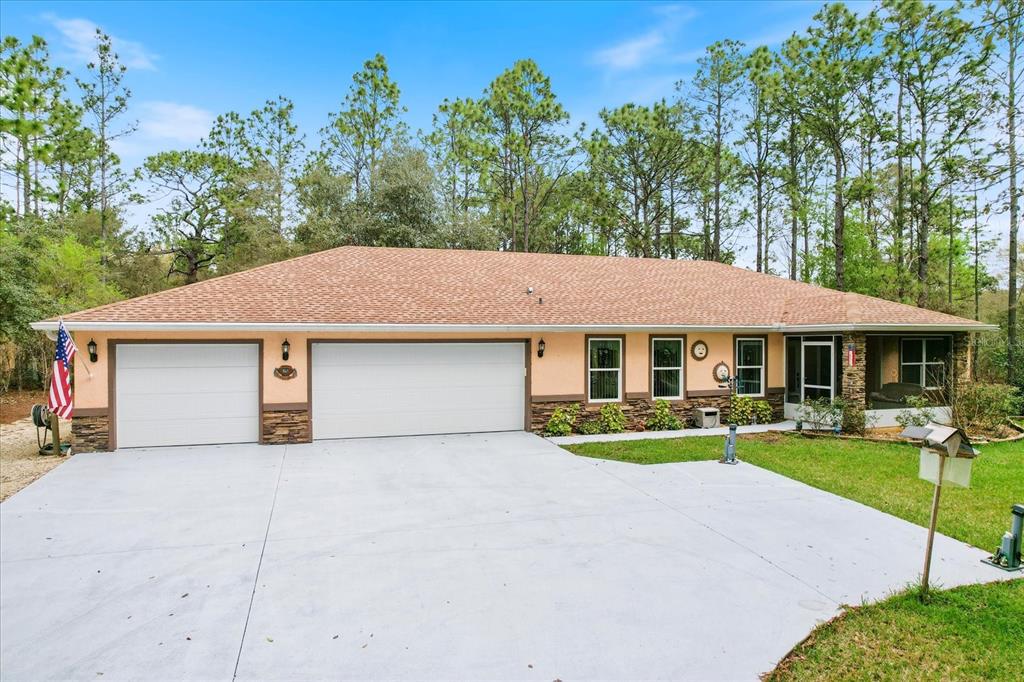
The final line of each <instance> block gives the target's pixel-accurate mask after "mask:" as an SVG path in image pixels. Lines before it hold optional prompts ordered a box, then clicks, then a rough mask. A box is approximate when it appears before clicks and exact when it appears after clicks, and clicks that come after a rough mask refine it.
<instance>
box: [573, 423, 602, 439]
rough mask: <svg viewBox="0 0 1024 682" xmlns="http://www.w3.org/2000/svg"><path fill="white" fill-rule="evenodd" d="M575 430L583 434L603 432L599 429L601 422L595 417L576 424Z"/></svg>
mask: <svg viewBox="0 0 1024 682" xmlns="http://www.w3.org/2000/svg"><path fill="white" fill-rule="evenodd" d="M576 430H577V431H579V432H580V433H581V434H582V435H584V436H593V435H596V434H598V433H603V431H602V430H601V422H600V421H598V420H597V419H588V420H587V421H585V422H583V423H581V424H580V425H579V426H577V427H576Z"/></svg>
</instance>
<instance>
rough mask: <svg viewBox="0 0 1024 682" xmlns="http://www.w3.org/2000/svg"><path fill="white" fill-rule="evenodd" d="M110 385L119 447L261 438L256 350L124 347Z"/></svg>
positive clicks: (229, 346) (251, 346)
mask: <svg viewBox="0 0 1024 682" xmlns="http://www.w3.org/2000/svg"><path fill="white" fill-rule="evenodd" d="M115 386H116V393H117V396H116V403H115V405H116V409H117V445H118V447H122V448H128V447H149V446H160V445H199V444H212V443H251V442H255V441H256V440H258V439H259V347H258V346H257V345H256V344H139V345H135V344H121V345H118V347H117V379H116V384H115Z"/></svg>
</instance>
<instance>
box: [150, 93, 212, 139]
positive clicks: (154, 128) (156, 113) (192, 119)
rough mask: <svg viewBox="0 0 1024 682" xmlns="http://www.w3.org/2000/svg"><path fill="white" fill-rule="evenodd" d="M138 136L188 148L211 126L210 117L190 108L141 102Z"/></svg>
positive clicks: (173, 104) (164, 103) (181, 105)
mask: <svg viewBox="0 0 1024 682" xmlns="http://www.w3.org/2000/svg"><path fill="white" fill-rule="evenodd" d="M139 109H140V111H141V112H142V115H141V117H140V118H139V133H140V134H142V135H143V136H144V137H147V138H150V139H154V140H167V141H171V142H175V143H177V144H184V145H191V144H195V143H196V142H198V141H199V140H201V139H202V138H203V137H204V136H205V135H206V134H207V133H208V132H210V125H211V124H212V123H213V114H211V113H210V112H209V111H207V110H205V109H200V108H199V107H194V106H192V105H191V104H178V103H176V102H142V103H141V104H140V105H139Z"/></svg>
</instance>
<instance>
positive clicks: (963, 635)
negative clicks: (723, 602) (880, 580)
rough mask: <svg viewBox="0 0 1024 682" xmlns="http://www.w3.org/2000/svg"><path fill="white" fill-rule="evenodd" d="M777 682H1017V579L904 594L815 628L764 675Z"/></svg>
mask: <svg viewBox="0 0 1024 682" xmlns="http://www.w3.org/2000/svg"><path fill="white" fill-rule="evenodd" d="M765 679H766V680H770V681H772V682H776V681H782V680H1020V679H1024V580H1015V581H1013V582H1008V583H993V584H990V585H968V586H966V587H958V588H955V589H952V590H945V591H941V592H933V593H932V596H931V598H930V599H929V601H928V602H927V603H922V602H921V601H920V600H919V599H918V598H917V595H916V594H915V593H910V592H906V593H903V594H900V595H897V596H895V597H892V598H890V599H887V600H885V601H883V602H879V603H877V604H871V605H868V606H862V607H860V608H856V609H851V610H849V611H847V612H846V613H845V614H843V615H842V616H840V617H838V618H836V619H834V620H832V621H830V622H828V623H825V624H824V625H822V626H820V627H819V628H818V629H817V630H815V631H814V633H813V634H812V635H811V637H810V638H808V640H807V641H805V642H804V643H802V644H800V645H799V646H797V647H796V648H795V649H794V650H793V651H792V652H791V653H790V654H789V656H787V657H786V658H785V659H784V660H783V661H782V662H781V663H780V664H779V666H778V667H777V668H775V670H774V671H772V672H771V673H770V674H769V675H767V676H766V678H765Z"/></svg>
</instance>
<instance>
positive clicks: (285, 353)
mask: <svg viewBox="0 0 1024 682" xmlns="http://www.w3.org/2000/svg"><path fill="white" fill-rule="evenodd" d="M291 348H292V344H290V343H288V339H285V340H284V343H282V344H281V359H282V360H287V359H288V351H290V350H291Z"/></svg>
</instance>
